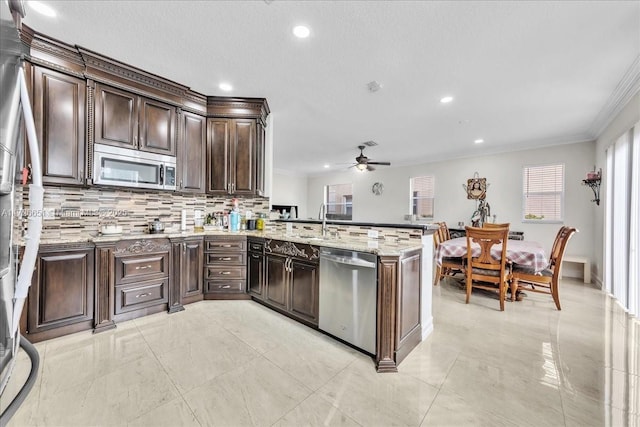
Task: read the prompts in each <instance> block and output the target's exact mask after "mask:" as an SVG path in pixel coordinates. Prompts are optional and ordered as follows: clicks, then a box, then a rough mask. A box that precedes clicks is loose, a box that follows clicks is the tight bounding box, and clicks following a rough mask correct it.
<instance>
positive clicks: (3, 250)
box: [0, 0, 43, 425]
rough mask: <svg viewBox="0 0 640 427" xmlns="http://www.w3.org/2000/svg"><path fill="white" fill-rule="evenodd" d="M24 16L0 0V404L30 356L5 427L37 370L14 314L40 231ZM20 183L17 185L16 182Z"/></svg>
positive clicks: (18, 4) (14, 3) (15, 4)
mask: <svg viewBox="0 0 640 427" xmlns="http://www.w3.org/2000/svg"><path fill="white" fill-rule="evenodd" d="M23 17H24V6H23V2H22V1H21V0H9V1H7V2H5V1H0V19H1V23H0V45H1V46H0V93H1V94H2V95H1V96H0V127H1V132H0V233H1V234H0V368H1V370H0V399H2V400H3V407H4V406H5V405H4V404H6V402H7V401H6V400H5V399H7V398H9V397H11V396H4V392H5V390H7V387H6V386H7V384H8V383H9V382H10V381H11V374H12V372H13V368H14V366H15V363H16V355H17V353H18V351H19V347H21V348H22V349H23V350H24V351H25V352H26V353H27V354H28V356H29V358H30V359H31V374H30V375H29V378H28V379H27V381H26V382H25V383H24V385H23V386H22V387H21V390H20V391H19V392H18V393H17V394H16V395H15V398H14V399H13V400H12V401H11V403H10V404H9V405H7V406H6V408H5V409H4V411H3V412H2V414H1V415H0V425H6V423H7V422H8V421H9V419H10V418H11V416H12V415H13V414H14V413H15V411H16V410H17V408H18V407H19V406H20V404H21V403H22V401H24V398H25V397H26V395H27V394H28V392H29V390H30V389H31V387H32V386H33V383H34V382H35V377H36V376H37V371H38V363H39V358H38V352H37V351H36V349H35V347H34V346H33V345H31V344H30V343H29V342H28V341H27V340H26V339H24V338H23V337H21V336H20V328H19V323H20V316H21V314H22V309H23V307H24V303H25V299H26V297H27V292H28V290H29V286H30V284H31V276H32V274H33V268H34V266H35V262H36V258H37V254H38V245H39V242H40V232H41V230H42V215H38V212H42V198H43V188H42V173H41V169H40V154H39V150H38V141H37V140H36V131H35V126H34V122H33V114H32V112H31V104H30V101H29V97H28V91H27V88H26V82H25V76H24V69H23V67H22V63H23V61H24V58H25V57H26V56H27V55H28V50H27V48H26V46H25V45H24V44H23V43H22V42H21V41H20V36H19V32H18V26H19V25H20V22H21V19H22V18H23ZM24 130H26V134H27V142H28V149H29V154H30V163H31V167H32V172H31V174H32V183H31V184H30V185H28V186H25V187H24V188H23V191H24V192H25V193H28V195H29V213H30V215H29V216H28V221H27V232H26V233H25V235H24V236H22V237H23V240H24V253H23V255H22V257H21V259H20V260H19V259H18V249H19V248H18V245H17V244H16V241H17V237H18V236H16V235H15V232H14V228H15V227H14V221H15V220H16V219H17V220H19V219H20V217H18V215H20V216H22V213H19V212H16V208H17V207H18V206H21V204H18V203H16V196H15V194H16V192H15V185H16V183H15V181H16V172H17V171H16V164H17V163H18V160H17V159H18V157H19V155H20V153H21V152H22V147H23V146H24V141H23V133H24ZM18 185H22V184H18Z"/></svg>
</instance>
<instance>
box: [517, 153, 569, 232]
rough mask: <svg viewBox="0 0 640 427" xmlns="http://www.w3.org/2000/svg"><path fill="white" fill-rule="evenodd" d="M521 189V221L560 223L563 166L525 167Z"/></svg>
mask: <svg viewBox="0 0 640 427" xmlns="http://www.w3.org/2000/svg"><path fill="white" fill-rule="evenodd" d="M522 189H523V219H525V220H534V221H562V219H563V201H564V164H557V165H543V166H525V167H524V168H523V171H522Z"/></svg>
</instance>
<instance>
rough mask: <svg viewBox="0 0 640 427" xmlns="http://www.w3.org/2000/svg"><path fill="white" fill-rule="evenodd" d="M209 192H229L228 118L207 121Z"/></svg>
mask: <svg viewBox="0 0 640 427" xmlns="http://www.w3.org/2000/svg"><path fill="white" fill-rule="evenodd" d="M207 126H208V129H207V192H209V193H212V194H228V193H230V192H231V188H230V185H229V138H230V128H229V120H227V119H209V120H208V121H207Z"/></svg>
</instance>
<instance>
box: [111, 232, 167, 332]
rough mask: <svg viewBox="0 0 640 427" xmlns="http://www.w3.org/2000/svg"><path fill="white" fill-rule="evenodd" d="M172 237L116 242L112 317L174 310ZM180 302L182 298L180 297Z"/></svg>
mask: <svg viewBox="0 0 640 427" xmlns="http://www.w3.org/2000/svg"><path fill="white" fill-rule="evenodd" d="M170 249H171V243H170V241H169V239H163V238H157V239H140V240H136V239H132V240H121V241H119V242H117V243H116V244H115V247H114V248H113V249H112V250H113V263H114V267H115V277H114V278H113V280H114V281H113V285H114V286H113V291H112V292H113V298H114V300H113V306H112V310H113V311H112V313H113V316H112V320H113V321H116V322H118V321H122V320H129V319H134V318H136V317H142V316H146V315H148V314H153V313H157V312H160V311H171V310H170V307H169V304H170V302H169V301H170V299H171V302H174V298H170V294H171V291H172V288H171V287H170V285H173V283H170V281H169V271H170V260H171V256H170ZM178 302H179V299H178Z"/></svg>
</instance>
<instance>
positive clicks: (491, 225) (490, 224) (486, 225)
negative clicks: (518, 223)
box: [482, 222, 511, 228]
mask: <svg viewBox="0 0 640 427" xmlns="http://www.w3.org/2000/svg"><path fill="white" fill-rule="evenodd" d="M510 225H511V223H508V222H505V223H502V224H496V223H494V222H485V223H483V224H482V228H509V226H510Z"/></svg>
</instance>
